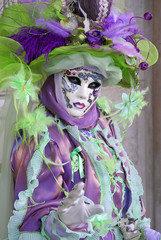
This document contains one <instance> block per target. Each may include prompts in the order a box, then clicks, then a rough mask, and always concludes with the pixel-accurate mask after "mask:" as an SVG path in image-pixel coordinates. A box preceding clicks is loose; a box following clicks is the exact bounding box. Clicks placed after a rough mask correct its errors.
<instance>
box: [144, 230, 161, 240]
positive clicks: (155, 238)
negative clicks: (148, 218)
mask: <svg viewBox="0 0 161 240" xmlns="http://www.w3.org/2000/svg"><path fill="white" fill-rule="evenodd" d="M145 235H146V240H160V239H161V233H159V232H156V231H155V230H153V229H151V228H146V229H145Z"/></svg>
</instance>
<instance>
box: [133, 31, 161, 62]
mask: <svg viewBox="0 0 161 240" xmlns="http://www.w3.org/2000/svg"><path fill="white" fill-rule="evenodd" d="M135 40H136V42H137V47H138V48H139V49H140V53H141V55H142V56H143V58H144V59H145V60H146V62H147V63H148V64H149V66H152V65H154V64H155V63H156V62H157V61H158V57H159V54H158V50H157V48H156V47H155V45H154V44H153V43H152V42H150V41H149V40H148V39H146V38H143V36H141V35H139V34H137V35H135Z"/></svg>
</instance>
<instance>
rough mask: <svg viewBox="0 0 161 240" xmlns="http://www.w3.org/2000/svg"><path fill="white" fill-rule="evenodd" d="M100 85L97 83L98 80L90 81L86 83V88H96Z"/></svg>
mask: <svg viewBox="0 0 161 240" xmlns="http://www.w3.org/2000/svg"><path fill="white" fill-rule="evenodd" d="M100 86H101V83H99V82H92V83H90V84H89V85H88V88H90V89H97V88H99V87H100Z"/></svg>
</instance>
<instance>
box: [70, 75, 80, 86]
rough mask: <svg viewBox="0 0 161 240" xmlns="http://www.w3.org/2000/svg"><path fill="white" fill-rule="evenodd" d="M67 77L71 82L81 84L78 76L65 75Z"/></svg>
mask: <svg viewBox="0 0 161 240" xmlns="http://www.w3.org/2000/svg"><path fill="white" fill-rule="evenodd" d="M67 77H68V79H69V81H70V82H71V83H73V84H75V85H79V86H81V80H80V79H79V78H77V77H71V76H67Z"/></svg>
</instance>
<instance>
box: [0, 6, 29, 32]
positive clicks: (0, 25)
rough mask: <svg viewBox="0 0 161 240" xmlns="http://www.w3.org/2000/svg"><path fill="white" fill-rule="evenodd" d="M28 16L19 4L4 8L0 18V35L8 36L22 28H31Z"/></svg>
mask: <svg viewBox="0 0 161 240" xmlns="http://www.w3.org/2000/svg"><path fill="white" fill-rule="evenodd" d="M31 25H32V22H31V19H30V16H29V14H28V12H27V10H26V9H25V7H24V6H23V5H21V4H15V5H11V6H9V7H8V8H6V9H5V10H4V11H3V13H2V16H1V18H0V35H1V36H10V35H12V34H13V33H14V31H16V30H17V29H18V28H20V27H22V26H31Z"/></svg>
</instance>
